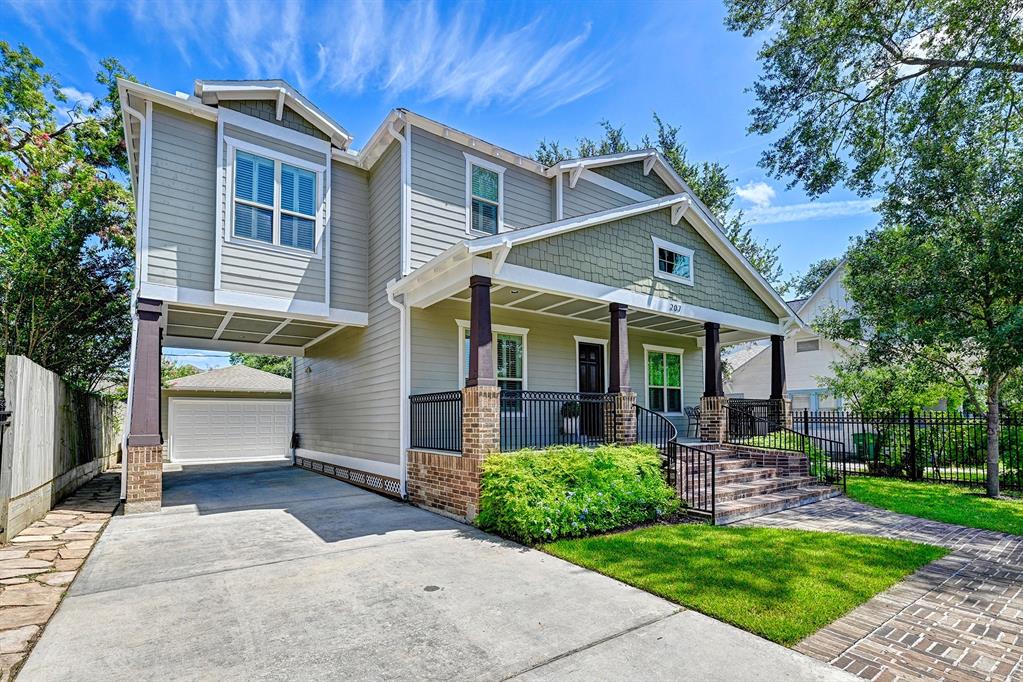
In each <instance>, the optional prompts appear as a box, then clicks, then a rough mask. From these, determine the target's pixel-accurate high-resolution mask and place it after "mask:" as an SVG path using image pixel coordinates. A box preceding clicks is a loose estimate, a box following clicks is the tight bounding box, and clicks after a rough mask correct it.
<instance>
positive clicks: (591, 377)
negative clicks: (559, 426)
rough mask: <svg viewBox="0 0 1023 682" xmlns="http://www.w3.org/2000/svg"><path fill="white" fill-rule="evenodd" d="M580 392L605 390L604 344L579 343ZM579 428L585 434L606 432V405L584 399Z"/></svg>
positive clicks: (601, 391) (598, 434) (598, 435)
mask: <svg viewBox="0 0 1023 682" xmlns="http://www.w3.org/2000/svg"><path fill="white" fill-rule="evenodd" d="M579 392H580V393H603V392H604V346H603V345H601V344H599V343H580V344H579ZM581 413H582V414H581V415H580V419H579V430H580V432H581V433H582V434H583V435H584V436H593V437H601V436H603V432H604V405H603V404H602V403H596V402H587V401H585V400H584V401H582V410H581Z"/></svg>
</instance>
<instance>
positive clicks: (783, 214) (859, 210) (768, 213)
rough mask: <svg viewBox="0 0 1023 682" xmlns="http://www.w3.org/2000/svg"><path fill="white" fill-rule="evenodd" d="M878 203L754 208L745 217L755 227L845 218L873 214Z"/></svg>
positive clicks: (867, 200) (864, 201)
mask: <svg viewBox="0 0 1023 682" xmlns="http://www.w3.org/2000/svg"><path fill="white" fill-rule="evenodd" d="M878 201H879V200H878V199H851V200H848V201H815V202H809V203H805V204H789V205H788V206H765V207H754V208H751V209H749V210H748V211H746V212H745V213H744V217H745V218H746V219H747V220H748V221H749V222H750V224H753V225H772V224H777V223H795V222H800V221H804V220H821V219H824V218H843V217H847V216H854V215H865V214H867V213H871V212H873V210H874V208H875V207H876V206H877V204H878Z"/></svg>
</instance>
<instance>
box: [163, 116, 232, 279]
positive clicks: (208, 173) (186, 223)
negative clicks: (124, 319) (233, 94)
mask: <svg viewBox="0 0 1023 682" xmlns="http://www.w3.org/2000/svg"><path fill="white" fill-rule="evenodd" d="M216 150H217V127H216V125H215V124H213V123H211V122H209V121H205V120H202V119H199V118H196V117H194V116H188V115H185V114H181V113H178V112H176V111H174V110H172V109H167V108H164V107H161V106H159V105H154V106H153V148H152V172H151V174H150V178H149V179H150V183H151V185H150V190H149V239H148V261H149V272H148V281H150V282H153V283H156V284H165V285H170V286H179V287H188V288H193V289H203V290H206V291H210V290H212V289H213V268H214V250H215V249H214V239H215V232H216V220H215V216H216V204H217V202H216V187H217V179H216V166H217V154H216Z"/></svg>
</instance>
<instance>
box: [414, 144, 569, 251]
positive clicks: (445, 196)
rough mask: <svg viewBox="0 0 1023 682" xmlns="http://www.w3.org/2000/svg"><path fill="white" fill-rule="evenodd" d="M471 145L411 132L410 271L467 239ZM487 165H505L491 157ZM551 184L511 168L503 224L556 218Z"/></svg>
mask: <svg viewBox="0 0 1023 682" xmlns="http://www.w3.org/2000/svg"><path fill="white" fill-rule="evenodd" d="M464 153H468V154H473V155H475V156H484V155H481V154H480V153H479V152H478V151H475V150H473V149H471V148H469V147H465V146H463V145H460V144H457V143H455V142H452V141H451V140H445V139H444V138H442V137H439V136H437V135H434V134H433V133H429V132H427V131H425V130H420V129H419V128H415V127H413V128H412V245H411V246H412V248H411V261H412V267H413V269H414V268H417V267H419V266H420V265H423V264H424V263H426V262H428V261H429V260H430V259H432V258H433V257H434V256H436V255H437V254H439V253H441V252H442V251H444V250H445V249H446V248H448V247H449V246H451V245H452V244H454V243H455V242H457V241H459V240H462V239H465V238H466V237H467V236H469V235H467V234H466V230H465V225H466V222H465V220H466V215H465V155H464ZM487 160H488V161H490V162H492V163H497V164H498V165H501V164H500V162H499V161H498V160H496V159H493V158H488V159H487ZM551 184H552V181H551V180H549V179H547V178H545V177H543V176H542V175H538V174H536V173H533V172H530V171H527V170H524V169H522V168H518V167H516V166H512V165H508V166H506V170H505V172H504V224H505V227H506V228H507V229H518V228H521V227H530V226H532V225H539V224H542V223H547V222H550V221H552V220H554V215H553V213H554V209H553V195H552V192H551Z"/></svg>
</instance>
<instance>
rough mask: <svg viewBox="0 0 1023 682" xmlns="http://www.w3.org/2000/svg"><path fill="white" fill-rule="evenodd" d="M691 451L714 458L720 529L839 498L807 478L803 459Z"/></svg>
mask: <svg viewBox="0 0 1023 682" xmlns="http://www.w3.org/2000/svg"><path fill="white" fill-rule="evenodd" d="M691 447H696V448H698V449H700V450H704V451H705V452H713V453H714V455H715V461H714V470H715V476H714V483H715V495H714V506H715V520H714V523H715V524H716V525H719V526H720V525H727V524H729V523H735V522H736V521H742V520H743V519H750V518H754V517H757V516H763V515H764V514H772V513H774V512H779V511H783V510H785V509H792V508H794V507H800V506H802V505H805V504H812V503H814V502H819V501H820V500H825V499H828V498H829V497H835V496H836V495H840V494H841V491H840V490H839V489H838V488H835V487H834V486H828V485H821V484H820V483H818V481H817V479H816V478H814V477H812V476H808V475H807V470H808V462H807V460H806V457H805V456H804V455H799V454H797V453H787V452H776V451H765V450H763V449H746V448H742V447H736V446H734V445H721V444H717V443H707V444H703V445H694V446H691ZM701 469H702V467H701Z"/></svg>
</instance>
